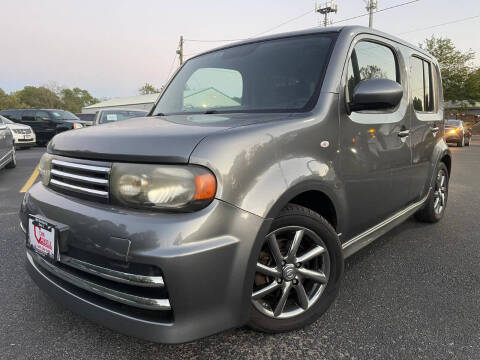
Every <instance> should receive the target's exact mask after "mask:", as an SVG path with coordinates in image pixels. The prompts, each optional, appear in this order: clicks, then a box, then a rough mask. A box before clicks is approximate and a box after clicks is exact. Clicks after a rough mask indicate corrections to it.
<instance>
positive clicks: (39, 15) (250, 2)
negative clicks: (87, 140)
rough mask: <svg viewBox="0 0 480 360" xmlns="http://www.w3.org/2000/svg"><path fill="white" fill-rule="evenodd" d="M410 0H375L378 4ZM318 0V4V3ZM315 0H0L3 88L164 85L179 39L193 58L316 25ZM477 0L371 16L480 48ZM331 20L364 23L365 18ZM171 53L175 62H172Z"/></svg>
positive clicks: (350, 10) (345, 14)
mask: <svg viewBox="0 0 480 360" xmlns="http://www.w3.org/2000/svg"><path fill="white" fill-rule="evenodd" d="M408 1H411V0H378V8H379V9H383V8H387V7H391V6H394V5H397V4H401V3H405V2H408ZM323 2H324V1H323ZM336 2H337V4H338V13H337V14H333V15H331V17H330V19H331V20H332V21H334V22H335V21H340V20H342V19H346V18H350V17H353V16H357V15H361V14H364V13H366V10H365V2H364V0H337V1H336ZM314 7H315V1H312V0H275V1H273V0H260V1H259V0H241V1H239V0H216V1H213V0H203V1H194V0H183V1H165V0H75V1H74V0H42V1H38V0H1V1H0V14H2V17H1V20H0V88H2V89H3V90H4V91H6V92H12V91H16V90H20V89H22V88H23V87H24V86H26V85H34V86H40V85H46V84H52V83H56V84H58V85H61V86H65V87H70V88H72V87H80V88H82V89H87V90H88V91H90V93H91V94H92V95H94V96H96V97H99V98H112V97H122V96H132V95H136V94H138V89H139V88H140V87H141V86H142V85H143V84H145V83H146V82H149V83H151V84H154V85H155V86H158V87H159V86H161V85H162V84H164V83H165V82H166V81H167V79H168V77H169V75H170V74H171V72H172V70H173V69H175V67H176V66H178V58H175V51H176V49H177V46H178V42H179V37H180V35H183V36H184V38H185V39H187V40H186V41H185V44H184V52H185V54H186V55H187V57H188V55H193V54H196V53H198V52H201V51H205V50H208V49H210V48H213V47H216V46H219V45H222V44H225V42H216V41H215V42H198V41H188V40H223V39H225V40H227V39H228V40H230V39H243V38H248V37H252V36H256V35H258V34H260V33H264V32H265V31H267V30H269V29H272V28H274V27H276V26H277V25H279V24H282V23H284V22H286V21H288V20H290V19H293V18H295V17H298V16H300V15H302V14H305V13H307V12H308V11H309V10H311V12H310V13H309V14H306V15H304V16H302V17H299V18H298V19H296V20H294V21H291V22H289V23H287V24H285V25H283V26H280V27H278V28H276V29H274V30H273V31H269V32H267V33H266V34H274V33H280V32H286V31H292V30H300V29H306V28H311V27H315V26H319V25H320V23H321V18H320V15H319V14H316V13H315V12H314V11H313V9H314ZM475 15H480V0H456V1H451V0H419V1H417V2H414V3H412V4H408V5H404V6H401V7H398V8H395V9H392V10H388V11H384V12H380V13H378V14H375V16H374V27H375V28H377V29H379V30H382V31H385V32H387V33H390V34H394V35H397V36H399V37H401V38H403V39H405V40H406V41H409V42H411V43H413V44H415V45H417V44H418V43H420V42H422V41H423V39H425V38H426V37H430V36H431V35H432V34H434V35H435V36H437V37H438V36H442V37H449V38H451V39H452V40H453V41H454V43H455V45H456V46H457V48H459V49H460V50H468V49H472V50H473V51H475V52H476V53H477V55H476V60H475V63H476V64H477V65H480V39H479V29H480V17H477V18H475V19H471V20H468V21H463V22H458V23H455V24H449V25H443V26H438V27H434V28H430V29H425V30H421V29H424V28H426V27H430V26H434V25H438V24H443V23H447V22H451V21H454V20H458V19H463V18H466V17H471V16H475ZM338 25H365V26H368V16H364V17H361V18H358V19H354V20H350V21H344V22H341V23H339V24H338ZM174 58H175V60H174Z"/></svg>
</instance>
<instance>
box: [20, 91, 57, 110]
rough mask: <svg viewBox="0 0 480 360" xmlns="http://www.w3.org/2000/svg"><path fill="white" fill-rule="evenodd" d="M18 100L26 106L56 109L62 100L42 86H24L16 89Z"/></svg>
mask: <svg viewBox="0 0 480 360" xmlns="http://www.w3.org/2000/svg"><path fill="white" fill-rule="evenodd" d="M16 94H17V95H18V98H19V100H20V101H21V102H22V103H24V104H25V105H26V106H27V107H31V108H47V109H58V108H61V107H62V101H61V100H60V98H59V97H58V95H57V94H55V93H54V92H53V91H52V90H50V89H47V88H46V87H44V86H40V87H35V86H25V87H24V88H23V90H20V91H17V92H16Z"/></svg>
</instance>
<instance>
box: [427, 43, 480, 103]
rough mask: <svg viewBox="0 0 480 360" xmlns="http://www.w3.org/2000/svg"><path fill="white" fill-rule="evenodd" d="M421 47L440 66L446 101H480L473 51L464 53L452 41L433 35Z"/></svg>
mask: <svg viewBox="0 0 480 360" xmlns="http://www.w3.org/2000/svg"><path fill="white" fill-rule="evenodd" d="M420 47H422V48H424V49H426V50H427V51H428V52H430V53H431V54H432V55H433V56H435V57H436V58H437V60H438V63H439V64H440V70H441V72H442V82H443V96H444V98H445V100H447V101H461V100H467V101H469V102H475V101H478V100H480V97H479V94H478V92H475V90H474V89H475V86H478V84H476V81H478V76H477V77H475V73H476V72H478V69H476V68H475V67H474V66H473V65H472V60H473V59H474V57H475V53H474V52H473V51H472V50H468V51H465V52H462V51H460V50H458V49H457V48H456V47H455V45H454V44H453V41H452V39H448V38H441V37H440V38H437V37H435V36H433V35H432V37H431V38H429V39H425V40H424V42H423V43H422V44H420ZM472 76H473V78H472ZM477 90H478V87H477Z"/></svg>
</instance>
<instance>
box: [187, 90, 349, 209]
mask: <svg viewBox="0 0 480 360" xmlns="http://www.w3.org/2000/svg"><path fill="white" fill-rule="evenodd" d="M337 103H338V95H337V94H331V93H328V94H322V95H321V96H320V99H319V103H318V104H317V109H318V111H317V112H315V113H305V114H293V115H292V116H290V117H287V118H285V119H283V120H276V121H270V122H265V123H259V124H254V125H248V126H243V127H236V128H232V129H229V130H227V131H225V132H221V133H216V134H213V135H210V136H208V137H207V138H205V139H204V140H202V141H201V142H200V143H199V144H198V146H197V147H196V148H195V150H194V151H193V153H192V155H191V156H190V163H195V164H199V165H203V166H206V167H208V168H210V169H211V170H212V171H213V172H214V174H215V176H216V177H217V182H218V187H217V195H216V197H217V198H219V199H221V200H223V201H226V202H228V203H230V204H233V205H235V206H237V207H239V208H241V209H243V210H246V211H248V212H251V213H253V214H255V215H257V216H260V217H263V218H273V217H275V215H276V214H277V213H278V212H279V211H280V209H281V208H282V207H283V206H285V205H286V204H287V203H288V202H289V201H290V200H291V199H293V198H294V197H295V196H296V195H298V194H300V193H302V192H305V191H310V190H316V191H322V192H323V193H324V194H325V195H327V196H328V197H329V198H330V199H331V201H332V202H333V203H334V205H335V208H336V210H337V212H340V213H341V211H342V208H343V207H344V205H343V203H344V201H343V195H342V192H341V189H342V187H341V186H340V185H341V184H340V182H339V180H338V178H337V171H336V168H335V159H336V156H337V149H338V114H337V113H336V109H337ZM252 116H254V115H253V114H252ZM320 143H322V144H323V145H322V146H320ZM342 218H343V217H342Z"/></svg>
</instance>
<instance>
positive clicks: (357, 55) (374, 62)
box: [347, 41, 400, 99]
mask: <svg viewBox="0 0 480 360" xmlns="http://www.w3.org/2000/svg"><path fill="white" fill-rule="evenodd" d="M347 71H348V73H347V87H348V99H351V98H352V95H353V90H354V89H355V86H357V84H358V83H359V82H360V81H362V80H369V79H389V80H393V81H396V82H398V83H400V79H399V76H398V69H397V61H396V59H395V55H394V53H393V51H392V49H390V48H389V47H388V46H385V45H381V44H378V43H374V42H371V41H361V42H359V43H358V44H357V45H355V48H354V49H353V51H352V55H351V57H350V60H349V63H348V70H347Z"/></svg>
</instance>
